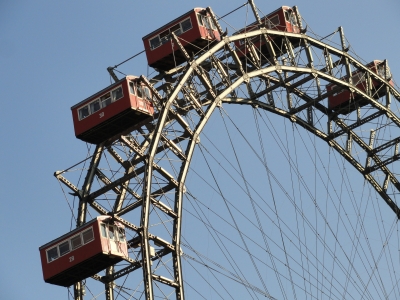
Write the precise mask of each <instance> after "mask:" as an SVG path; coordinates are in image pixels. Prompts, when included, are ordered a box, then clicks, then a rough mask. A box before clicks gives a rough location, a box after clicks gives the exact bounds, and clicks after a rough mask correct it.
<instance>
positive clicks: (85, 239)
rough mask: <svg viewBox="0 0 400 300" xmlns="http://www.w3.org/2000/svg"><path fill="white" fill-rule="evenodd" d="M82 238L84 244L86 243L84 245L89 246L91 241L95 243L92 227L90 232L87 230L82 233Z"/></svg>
mask: <svg viewBox="0 0 400 300" xmlns="http://www.w3.org/2000/svg"><path fill="white" fill-rule="evenodd" d="M82 237H83V243H84V244H87V243H89V242H90V241H93V240H94V235H93V229H92V227H90V228H89V229H88V230H85V231H84V232H83V233H82Z"/></svg>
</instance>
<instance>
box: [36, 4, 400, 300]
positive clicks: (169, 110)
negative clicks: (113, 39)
mask: <svg viewBox="0 0 400 300" xmlns="http://www.w3.org/2000/svg"><path fill="white" fill-rule="evenodd" d="M248 4H249V5H250V7H251V8H252V11H253V13H254V16H255V18H256V22H254V23H253V24H250V25H249V26H247V27H246V28H243V29H242V30H239V31H237V32H235V33H234V34H233V35H228V34H227V32H226V31H224V30H223V29H222V28H221V26H220V25H219V22H218V18H217V17H216V15H215V14H214V12H213V11H212V10H211V8H206V9H203V8H195V9H193V10H191V11H189V12H188V13H186V14H184V15H182V16H181V17H179V18H177V19H174V21H171V22H170V23H168V24H166V25H165V26H163V27H162V28H160V29H158V30H156V31H153V32H152V33H150V34H148V35H147V36H145V37H144V38H143V42H144V45H145V51H146V55H147V59H148V62H149V65H150V66H151V67H153V68H155V69H156V70H157V71H158V74H157V75H156V76H154V77H152V78H146V77H144V76H125V77H124V78H118V77H117V76H116V75H115V73H114V71H113V68H109V71H110V74H111V75H112V77H113V78H114V80H115V83H114V84H112V85H111V86H109V87H107V88H105V89H103V90H102V91H100V92H98V93H96V94H94V95H93V96H91V97H89V98H87V99H85V100H83V101H82V102H80V103H78V104H77V105H75V106H73V107H72V113H73V116H74V125H75V133H76V136H77V137H78V138H79V139H81V140H83V141H85V142H88V143H89V144H93V145H92V146H91V147H90V148H89V152H88V156H87V157H86V158H85V159H84V160H82V161H81V162H79V163H77V164H76V165H74V166H72V167H70V168H68V169H65V170H63V171H58V172H56V173H55V176H56V178H57V179H58V180H59V181H60V182H61V183H62V186H63V190H64V191H65V195H66V197H67V198H68V201H69V203H70V205H71V210H72V212H73V217H74V220H75V221H76V224H77V228H76V229H75V230H73V231H72V232H71V233H68V234H66V235H64V236H61V237H59V238H58V239H56V240H54V241H52V242H50V243H48V244H46V245H44V246H42V247H41V254H42V265H43V266H44V267H43V269H44V272H45V269H46V266H50V267H51V268H52V269H56V268H54V267H52V266H55V265H56V264H57V263H58V264H59V268H60V270H59V271H56V272H55V273H51V272H50V271H49V272H48V273H46V275H45V280H46V281H48V282H50V283H53V284H58V285H61V286H67V287H70V288H69V289H68V291H69V297H70V298H73V299H76V300H82V299H104V298H105V299H107V300H114V299H185V298H186V299H259V298H265V297H266V298H268V299H337V298H338V299H339V298H340V299H360V298H361V299H381V298H382V299H389V298H392V297H396V295H398V294H399V284H398V283H399V281H400V277H399V275H398V273H397V272H396V270H397V266H398V263H399V261H398V260H399V258H398V251H399V245H400V240H399V233H398V232H399V228H398V223H397V221H398V219H399V217H400V210H399V207H398V200H397V198H396V197H397V195H398V193H399V191H400V183H399V181H398V176H397V173H396V172H395V165H396V162H397V160H398V159H399V157H400V156H399V153H398V147H399V142H400V128H399V127H400V118H399V117H398V114H397V111H398V100H400V93H399V92H398V91H397V90H396V88H395V84H394V81H393V80H392V75H391V71H390V68H389V65H388V63H387V61H385V60H375V61H372V62H367V63H365V62H362V61H361V60H360V59H358V58H357V57H356V56H355V55H353V54H352V53H351V51H350V47H349V46H348V45H347V43H346V39H345V36H344V33H343V29H342V28H339V29H338V30H337V32H335V33H334V34H332V36H330V37H329V38H324V39H322V38H318V37H316V36H313V34H312V33H310V32H309V31H308V30H307V28H306V27H305V26H303V24H302V18H301V15H300V13H299V11H298V9H297V7H287V6H283V7H280V8H279V9H277V10H276V11H274V12H272V13H271V14H269V15H267V16H265V17H260V16H259V14H258V10H257V8H256V6H255V5H254V3H253V1H249V2H248ZM128 108H129V109H128ZM95 245H98V247H100V248H98V249H99V250H96V251H97V252H95V250H93V254H91V255H89V254H88V255H86V254H85V255H86V256H84V255H83V254H82V256H80V255H81V254H80V252H81V253H89V251H88V250H87V249H89V248H90V249H94V248H95V247H94V246H95ZM96 247H97V246H96ZM105 249H106V250H105ZM73 251H76V252H73ZM74 253H75V254H74ZM71 257H72V258H73V259H72V260H71ZM51 264H52V265H51ZM72 266H73V267H72ZM50 267H49V268H50ZM46 276H47V277H46Z"/></svg>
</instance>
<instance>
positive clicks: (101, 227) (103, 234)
mask: <svg viewBox="0 0 400 300" xmlns="http://www.w3.org/2000/svg"><path fill="white" fill-rule="evenodd" d="M100 231H101V236H102V237H105V238H107V231H106V225H105V224H100Z"/></svg>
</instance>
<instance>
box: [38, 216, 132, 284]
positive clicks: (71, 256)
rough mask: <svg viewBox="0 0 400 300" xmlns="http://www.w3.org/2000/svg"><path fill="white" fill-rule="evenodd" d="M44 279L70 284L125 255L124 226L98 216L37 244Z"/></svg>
mask: <svg viewBox="0 0 400 300" xmlns="http://www.w3.org/2000/svg"><path fill="white" fill-rule="evenodd" d="M39 251H40V258H41V261H42V269H43V278H44V281H45V282H47V283H51V284H55V285H60V286H65V287H68V286H71V285H72V284H74V283H76V282H78V281H81V280H83V279H85V278H88V277H90V276H92V275H94V274H96V273H97V272H100V271H101V270H104V269H105V268H107V267H109V266H112V265H114V264H116V263H118V262H120V261H121V260H122V259H123V257H128V247H127V243H126V239H125V231H124V226H123V225H121V224H119V223H118V222H114V223H112V222H111V217H110V216H101V217H97V218H96V219H93V220H91V221H90V222H87V223H86V224H84V225H83V226H82V227H79V228H77V229H75V230H73V231H71V232H69V233H67V234H64V235H63V236H61V237H59V238H57V239H55V240H53V241H51V242H50V243H47V244H46V245H43V246H42V247H40V248H39Z"/></svg>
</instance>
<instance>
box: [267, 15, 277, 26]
mask: <svg viewBox="0 0 400 300" xmlns="http://www.w3.org/2000/svg"><path fill="white" fill-rule="evenodd" d="M265 25H266V27H267V28H268V29H274V28H275V26H277V25H279V15H275V16H273V17H272V18H266V19H265Z"/></svg>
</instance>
